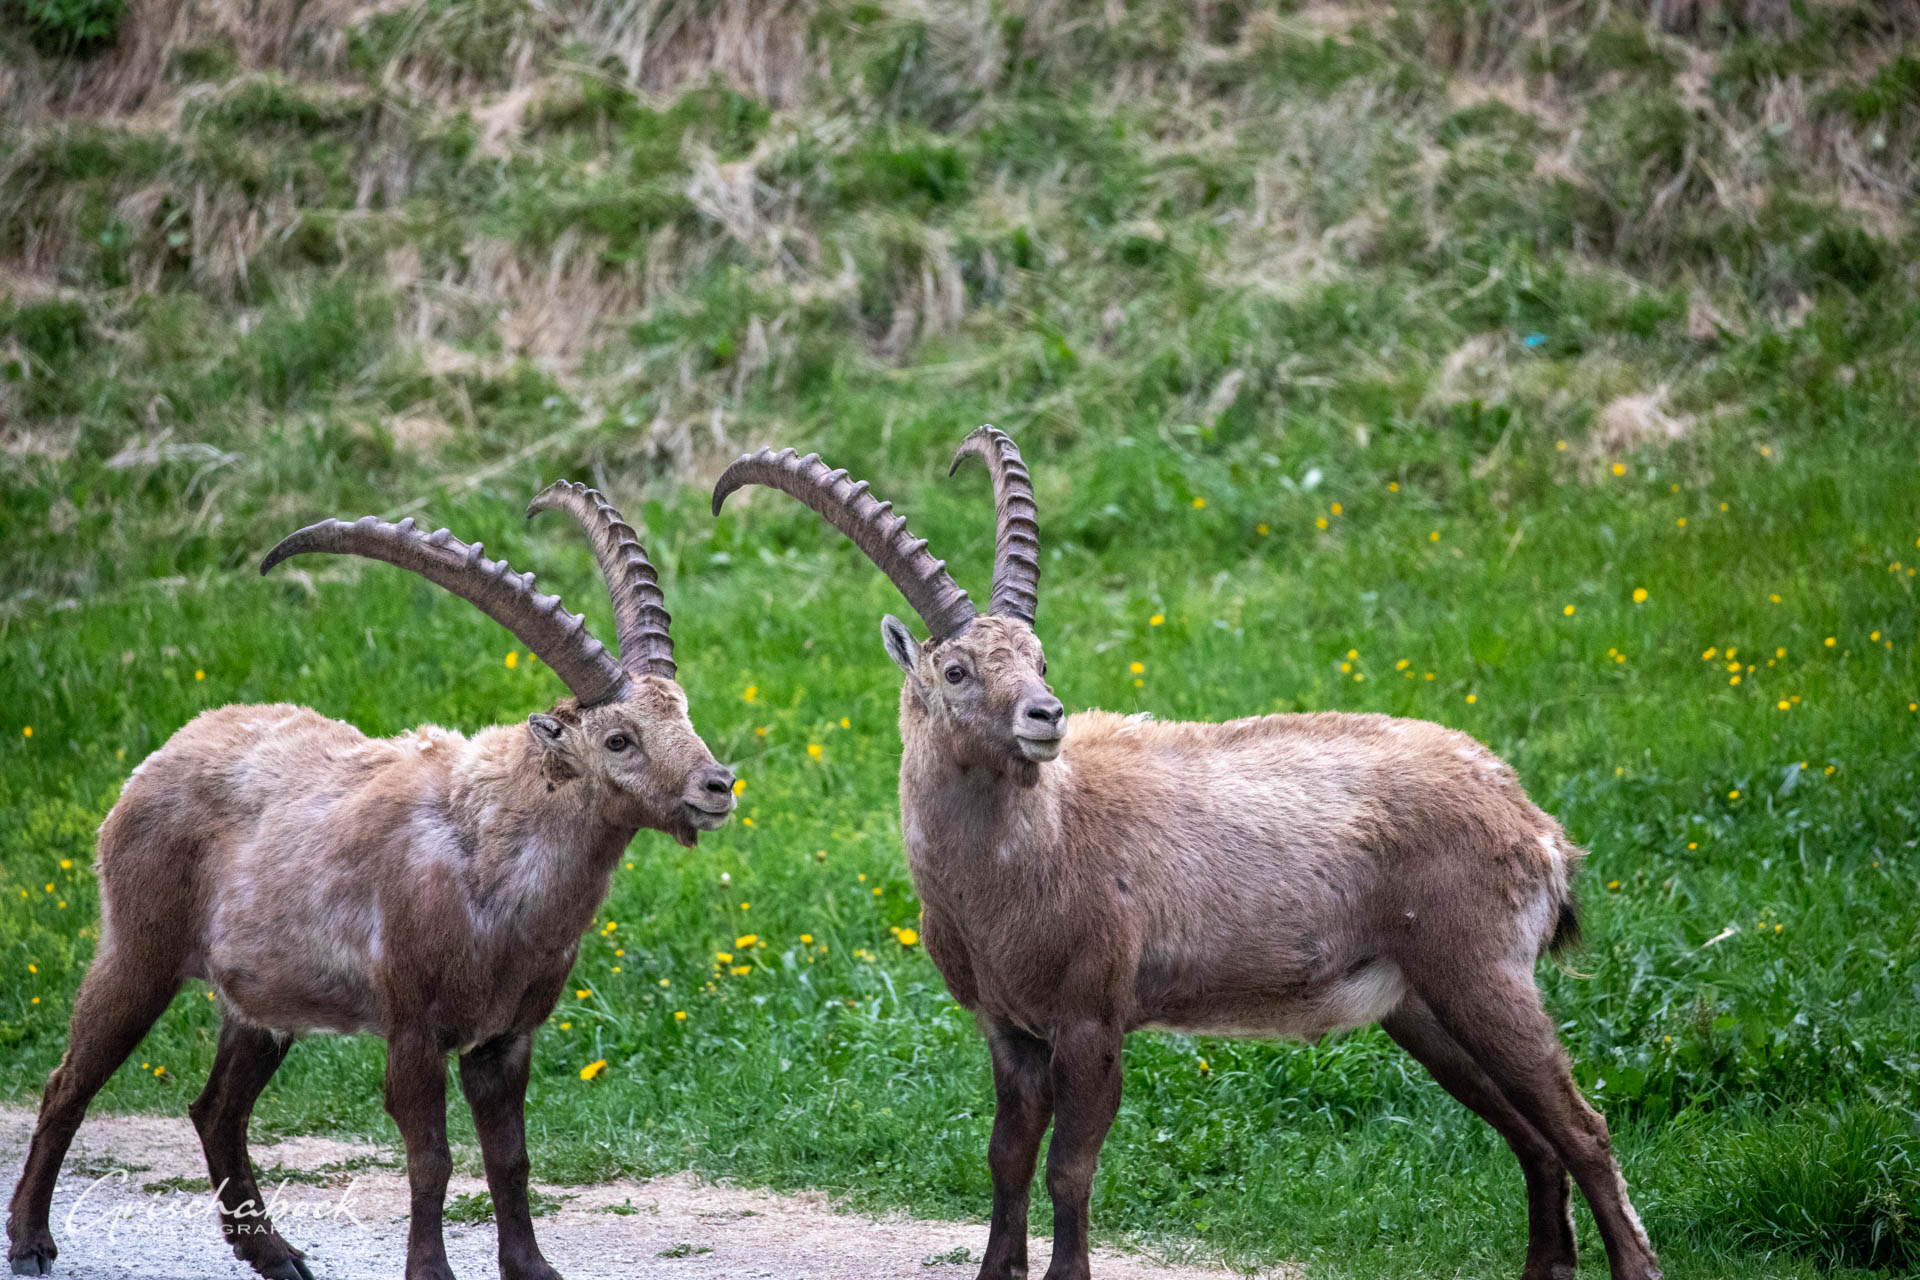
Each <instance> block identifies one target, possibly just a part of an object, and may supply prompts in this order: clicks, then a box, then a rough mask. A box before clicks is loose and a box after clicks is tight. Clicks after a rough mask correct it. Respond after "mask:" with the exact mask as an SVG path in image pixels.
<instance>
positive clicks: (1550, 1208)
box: [1380, 994, 1576, 1280]
mask: <svg viewBox="0 0 1920 1280" xmlns="http://www.w3.org/2000/svg"><path fill="white" fill-rule="evenodd" d="M1380 1025H1381V1026H1382V1027H1384V1028H1385V1029H1386V1032H1387V1034H1388V1035H1390V1036H1392V1037H1393V1038H1394V1040H1395V1041H1396V1042H1397V1043H1398V1044H1399V1045H1400V1047H1401V1048H1403V1049H1405V1050H1406V1051H1407V1052H1408V1053H1410V1054H1412V1055H1413V1057H1414V1058H1415V1059H1416V1060H1417V1061H1418V1062H1419V1063H1420V1065H1421V1066H1423V1067H1425V1068H1426V1069H1427V1071H1428V1072H1429V1073H1430V1074H1431V1075H1432V1076H1433V1078H1434V1079H1435V1080H1436V1081H1438V1082H1439V1084H1440V1087H1441V1088H1443V1089H1445V1090H1446V1091H1447V1092H1448V1093H1450V1094H1452V1095H1453V1096H1454V1097H1455V1098H1456V1099H1458V1100H1459V1101H1460V1103H1461V1104H1462V1105H1464V1106H1465V1107H1466V1108H1467V1109H1468V1110H1470V1111H1472V1112H1473V1113H1474V1114H1475V1115H1477V1116H1479V1117H1480V1118H1481V1119H1482V1120H1485V1121H1486V1122H1487V1123H1488V1124H1490V1125H1492V1126H1493V1128H1494V1131H1495V1132H1496V1133H1498V1134H1499V1135H1500V1136H1501V1137H1502V1138H1505V1139H1506V1142H1507V1145H1508V1146H1509V1147H1511V1148H1512V1149H1513V1154H1514V1155H1515V1156H1516V1157H1517V1158H1518V1159H1519V1161H1520V1171H1521V1173H1522V1174H1523V1175H1524V1176H1525V1178H1526V1184H1527V1262H1526V1268H1525V1270H1523V1271H1522V1272H1521V1273H1520V1275H1521V1280H1573V1274H1574V1255H1575V1248H1576V1246H1575V1242H1574V1238H1573V1218H1572V1216H1571V1214H1570V1212H1569V1211H1570V1209H1571V1207H1572V1200H1571V1196H1572V1189H1571V1188H1570V1187H1569V1186H1568V1185H1567V1168H1566V1166H1565V1165H1563V1164H1562V1163H1560V1157H1559V1156H1558V1155H1557V1154H1555V1153H1554V1150H1553V1145H1552V1144H1551V1143H1549V1142H1548V1141H1547V1140H1546V1139H1545V1138H1544V1137H1542V1136H1541V1134H1540V1131H1539V1130H1538V1129H1535V1128H1534V1127H1533V1126H1532V1125H1531V1124H1529V1123H1527V1119H1526V1117H1525V1116H1523V1115H1521V1114H1520V1113H1519V1112H1518V1111H1516V1110H1515V1109H1514V1106H1513V1104H1512V1103H1511V1102H1508V1101H1507V1099H1506V1095H1505V1094H1503V1093H1501V1092H1500V1090H1499V1088H1498V1086H1496V1085H1495V1084H1494V1083H1493V1081H1492V1080H1491V1079H1489V1078H1488V1076H1487V1073H1486V1072H1484V1071H1482V1070H1481V1069H1480V1066H1479V1064H1478V1063H1476V1062H1474V1060H1473V1059H1472V1058H1470V1057H1468V1056H1467V1051H1466V1050H1465V1049H1462V1048H1461V1047H1460V1045H1459V1044H1458V1043H1457V1042H1456V1041H1455V1040H1454V1038H1453V1037H1452V1036H1450V1035H1448V1034H1447V1032H1446V1029H1445V1028H1443V1027H1442V1026H1441V1025H1440V1024H1439V1023H1438V1022H1437V1021H1435V1020H1434V1016H1433V1010H1431V1009H1429V1008H1427V1005H1426V1002H1425V1001H1423V1000H1422V999H1420V997H1419V996H1416V995H1411V994H1409V995H1408V996H1407V999H1406V1001H1405V1002H1404V1003H1403V1004H1402V1005H1401V1006H1400V1008H1399V1009H1397V1010H1395V1011H1394V1012H1393V1013H1392V1014H1391V1015H1390V1016H1388V1017H1387V1018H1384V1019H1382V1021H1381V1024H1380Z"/></svg>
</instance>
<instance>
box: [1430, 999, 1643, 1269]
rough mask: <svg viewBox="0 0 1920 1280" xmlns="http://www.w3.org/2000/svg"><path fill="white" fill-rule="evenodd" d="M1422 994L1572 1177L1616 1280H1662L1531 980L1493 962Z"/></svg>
mask: <svg viewBox="0 0 1920 1280" xmlns="http://www.w3.org/2000/svg"><path fill="white" fill-rule="evenodd" d="M1419 994H1420V996H1421V997H1422V998H1423V999H1424V1000H1425V1001H1426V1003H1427V1006H1428V1007H1429V1008H1430V1009H1432V1010H1433V1014H1434V1018H1435V1020H1436V1021H1438V1023H1439V1024H1440V1025H1441V1026H1442V1027H1444V1028H1446V1030H1447V1033H1448V1034H1449V1035H1450V1036H1452V1038H1453V1039H1454V1041H1455V1042H1456V1043H1457V1044H1458V1045H1459V1046H1460V1047H1461V1048H1462V1049H1464V1050H1465V1051H1466V1052H1467V1054H1468V1056H1469V1057H1471V1058H1472V1059H1473V1060H1474V1062H1475V1063H1477V1064H1478V1065H1479V1067H1480V1069H1481V1070H1482V1071H1484V1072H1485V1073H1486V1074H1487V1077H1488V1078H1489V1079H1491V1080H1492V1081H1493V1082H1494V1084H1495V1085H1497V1086H1498V1087H1499V1090H1500V1092H1501V1093H1502V1094H1503V1095H1505V1097H1506V1099H1507V1101H1509V1102H1510V1103H1512V1104H1513V1107H1514V1109H1515V1110H1516V1111H1518V1112H1519V1113H1520V1114H1521V1115H1522V1116H1524V1117H1525V1118H1526V1120H1527V1123H1529V1124H1531V1125H1532V1126H1533V1128H1534V1129H1535V1130H1536V1131H1537V1132H1538V1133H1540V1134H1541V1135H1542V1136H1543V1137H1545V1138H1546V1139H1547V1141H1548V1142H1550V1143H1551V1144H1552V1145H1553V1149H1554V1151H1555V1152H1556V1153H1558V1155H1559V1157H1560V1160H1561V1162H1562V1163H1563V1164H1565V1165H1566V1167H1567V1169H1568V1171H1570V1172H1571V1173H1572V1174H1573V1180H1574V1181H1575V1182H1577V1183H1578V1184H1579V1185H1580V1193H1581V1194H1582V1195H1584V1196H1585V1197H1586V1198H1587V1206H1588V1207H1589V1208H1590V1209H1592V1210H1593V1217H1594V1221H1595V1223H1596V1224H1597V1225H1598V1226H1599V1228H1600V1239H1601V1241H1602V1242H1603V1243H1604V1244H1605V1245H1606V1248H1607V1265H1608V1266H1609V1268H1610V1269H1611V1270H1612V1273H1613V1280H1658V1277H1659V1276H1660V1264H1659V1262H1658V1260H1657V1259H1655V1257H1654V1255H1653V1247H1652V1246H1651V1245H1650V1244H1649V1243H1648V1242H1647V1235H1646V1232H1645V1231H1644V1230H1643V1229H1642V1228H1641V1226H1640V1219H1639V1217H1638V1216H1637V1215H1636V1214H1635V1213H1634V1211H1633V1206H1632V1204H1630V1203H1629V1202H1628V1200H1627V1188H1626V1183H1625V1182H1624V1181H1622V1180H1621V1177H1620V1169H1619V1166H1618V1165H1616V1164H1615V1163H1614V1159H1613V1144H1612V1141H1611V1139H1610V1138H1609V1137H1608V1136H1607V1122H1606V1121H1605V1120H1603V1119H1601V1118H1600V1113H1599V1112H1597V1111H1595V1110H1594V1109H1593V1108H1592V1107H1590V1106H1588V1105H1587V1100H1586V1099H1585V1098H1583V1097H1581V1096H1580V1090H1579V1088H1578V1087H1577V1086H1575V1084H1574V1083H1573V1073H1572V1071H1570V1070H1569V1069H1568V1066H1567V1055H1566V1051H1565V1050H1563V1049H1562V1048H1561V1047H1560V1041H1559V1038H1558V1037H1557V1036H1555V1035H1554V1032H1553V1022H1552V1020H1551V1019H1550V1018H1548V1017H1547V1013H1546V1010H1545V1009H1544V1008H1542V1007H1541V1004H1540V992H1539V989H1538V988H1536V987H1535V986H1534V984H1533V975H1532V974H1531V973H1526V974H1524V975H1521V974H1516V973H1514V972H1512V971H1511V970H1509V969H1508V968H1507V967H1506V966H1502V965H1489V966H1487V968H1486V969H1485V971H1484V972H1476V973H1457V974H1455V975H1454V977H1453V979H1452V980H1451V981H1447V982H1436V983H1431V984H1428V985H1424V986H1422V987H1421V988H1420V991H1419Z"/></svg>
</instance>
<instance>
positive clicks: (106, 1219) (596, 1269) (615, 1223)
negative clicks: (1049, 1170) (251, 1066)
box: [0, 1108, 1279, 1280]
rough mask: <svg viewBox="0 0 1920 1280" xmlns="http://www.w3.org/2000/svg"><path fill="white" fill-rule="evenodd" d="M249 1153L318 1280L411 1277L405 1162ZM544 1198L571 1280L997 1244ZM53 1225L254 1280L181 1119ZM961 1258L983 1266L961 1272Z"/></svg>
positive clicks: (761, 1196)
mask: <svg viewBox="0 0 1920 1280" xmlns="http://www.w3.org/2000/svg"><path fill="white" fill-rule="evenodd" d="M32 1128H33V1116H32V1114H31V1113H30V1112H28V1111H25V1110H21V1109H18V1108H0V1187H4V1188H6V1194H7V1195H9V1196H10V1195H11V1194H12V1188H13V1179H14V1178H15V1177H17V1176H18V1173H19V1169H20V1164H21V1161H22V1160H23V1159H24V1158H25V1156H26V1144H27V1139H28V1136H29V1135H30V1134H31V1132H32ZM253 1158H254V1164H255V1165H256V1166H257V1167H258V1168H259V1169H260V1171H261V1174H262V1178H261V1186H262V1190H263V1192H264V1193H265V1194H266V1195H267V1196H268V1197H269V1198H270V1200H271V1198H272V1197H273V1196H274V1190H273V1185H274V1183H275V1182H276V1181H278V1179H276V1178H275V1177H273V1176H272V1175H273V1173H274V1171H275V1170H276V1169H285V1170H288V1171H292V1172H294V1173H297V1174H298V1175H299V1176H301V1178H302V1179H303V1180H302V1181H288V1182H286V1183H284V1185H283V1187H282V1189H281V1191H280V1193H279V1197H278V1208H277V1209H276V1211H275V1212H274V1215H273V1216H274V1220H275V1225H276V1226H277V1227H278V1228H279V1230H280V1233H281V1234H282V1235H283V1236H285V1237H286V1238H287V1240H288V1242H289V1243H291V1244H292V1245H294V1246H295V1247H296V1248H299V1249H304V1250H305V1251H306V1254H307V1258H308V1263H309V1265H310V1266H312V1268H313V1272H314V1275H315V1277H316V1280H375V1278H377V1277H383V1276H390V1277H398V1276H399V1275H401V1273H402V1272H403V1270H404V1266H405V1260H406V1226H405V1223H404V1220H403V1219H404V1215H405V1213H406V1201H407V1196H406V1179H405V1176H404V1174H403V1172H402V1169H401V1160H400V1153H399V1152H398V1150H395V1149H388V1148H383V1147H376V1146H370V1145H362V1144H357V1143H349V1142H336V1141H333V1140H331V1139H326V1138H290V1139H286V1140H284V1141H281V1142H278V1143H274V1144H272V1145H265V1144H256V1145H255V1147H254V1150H253ZM536 1173H537V1170H536ZM321 1178H324V1179H325V1182H326V1183H330V1184H331V1185H325V1184H323V1183H322V1182H321V1181H319V1179H321ZM173 1179H179V1180H180V1182H179V1183H178V1184H174V1183H173V1182H172V1181H171V1180H173ZM162 1183H165V1184H167V1185H165V1186H159V1185H154V1184H162ZM484 1189H485V1184H484V1183H483V1182H481V1180H480V1179H478V1178H475V1177H466V1176H461V1175H458V1174H456V1175H455V1177H454V1179H453V1184H452V1186H451V1187H450V1188H449V1190H448V1195H449V1196H450V1197H453V1196H459V1195H462V1194H466V1193H471V1192H477V1191H481V1190H484ZM541 1189H542V1190H543V1191H545V1192H546V1193H547V1194H548V1195H550V1196H553V1197H555V1198H556V1199H558V1200H559V1201H560V1206H559V1208H557V1209H555V1210H554V1211H553V1212H551V1213H549V1214H547V1215H546V1216H544V1217H542V1218H539V1219H538V1220H537V1221H536V1223H535V1228H536V1230H537V1231H538V1232H539V1236H540V1243H541V1247H542V1249H543V1250H544V1251H545V1252H546V1255H547V1258H548V1260H549V1261H551V1262H552V1263H553V1264H554V1266H555V1267H557V1268H558V1269H559V1270H560V1271H561V1272H562V1274H564V1275H566V1276H568V1277H569V1278H570V1280H593V1278H597V1277H618V1278H619V1280H636V1278H637V1280H656V1278H658V1280H665V1278H666V1277H673V1278H674V1280H720V1278H721V1277H726V1278H727V1280H882V1278H883V1277H887V1278H889V1280H890V1278H892V1277H902V1276H917V1277H922V1278H923V1280H959V1278H961V1277H971V1276H972V1275H973V1273H974V1268H975V1267H976V1266H977V1265H978V1263H979V1259H980V1251H981V1250H982V1249H983V1248H984V1247H985V1246H986V1240H987V1229H986V1224H985V1221H984V1220H982V1221H980V1222H977V1223H963V1222H962V1223H957V1222H940V1221H928V1220H921V1219H914V1218H907V1217H903V1216H899V1215H892V1216H888V1217H884V1218H879V1219H872V1218H866V1217H861V1216H856V1215H851V1214H843V1213H837V1212H835V1211H834V1210H833V1208H832V1207H831V1206H830V1205H829V1204H828V1202H827V1200H826V1198H825V1197H824V1196H820V1195H809V1194H802V1195H775V1194H771V1193H768V1192H764V1191H744V1190H739V1189H736V1188H732V1187H727V1186H715V1185H710V1184H703V1183H699V1182H696V1181H695V1180H694V1179H693V1178H692V1177H690V1176H688V1175H685V1174H676V1175H674V1176H672V1177H665V1178H655V1179H653V1180H651V1181H648V1182H631V1181H621V1182H608V1183H598V1184H595V1185H592V1186H581V1187H557V1186H547V1187H543V1188H541ZM52 1221H53V1234H54V1239H55V1240H57V1241H58V1242H59V1245H60V1257H59V1260H58V1261H57V1262H56V1263H55V1264H54V1274H55V1275H56V1276H68V1277H72V1278H73V1280H227V1278H231V1280H244V1278H245V1277H248V1276H251V1275H252V1274H253V1272H252V1271H250V1270H249V1269H247V1268H246V1267H244V1266H242V1265H241V1264H240V1263H239V1262H237V1261H235V1260H234V1258H233V1255H232V1254H231V1253H230V1252H229V1251H228V1250H227V1248H226V1245H225V1244H224V1243H223V1242H222V1241H221V1239H220V1237H219V1232H218V1230H217V1228H216V1226H215V1220H214V1214H213V1208H212V1200H211V1198H210V1196H209V1194H208V1189H207V1182H206V1166H205V1164H204V1163H202V1160H201V1156H200V1147H199V1143H198V1141H197V1139H196V1138H195V1136H194V1132H193V1127H192V1125H191V1124H189V1123H188V1121H187V1120H186V1118H185V1117H184V1116H183V1117H180V1118H177V1119H176V1118H171V1117H156V1116H109V1115H96V1116H91V1117H89V1118H88V1120H87V1122H86V1123H85V1124H84V1125H83V1126H81V1129H80V1135H79V1138H78V1139H77V1140H76V1141H75V1143H74V1149H73V1152H72V1154H70V1155H69V1156H68V1157H67V1162H66V1165H65V1167H64V1168H63V1169H62V1171H61V1178H60V1185H59V1189H58V1191H57V1192H56V1194H55V1196H54V1203H53V1220H52ZM1031 1250H1032V1252H1031V1256H1032V1258H1033V1260H1034V1262H1035V1264H1036V1265H1035V1266H1034V1269H1033V1270H1034V1274H1035V1275H1036V1276H1037V1275H1039V1274H1040V1272H1041V1271H1042V1270H1043V1269H1044V1267H1045V1261H1046V1258H1047V1255H1048V1246H1047V1243H1046V1242H1045V1241H1043V1240H1035V1241H1034V1242H1033V1244H1032V1246H1031ZM447 1255H448V1257H449V1259H450V1260H451V1261H452V1263H453V1267H454V1270H455V1271H456V1272H458V1273H459V1274H461V1275H463V1276H468V1277H486V1276H493V1275H495V1274H497V1269H496V1265H495V1256H494V1232H493V1224H492V1223H491V1222H487V1223H482V1224H479V1225H473V1226H461V1225H455V1224H451V1223H450V1224H449V1225H448V1228H447ZM963 1257H964V1258H968V1259H970V1260H971V1264H969V1263H965V1262H961V1261H959V1259H961V1258H963ZM1229 1274H1231V1273H1229V1272H1226V1271H1222V1270H1217V1269H1212V1268H1207V1267H1199V1266H1176V1265H1169V1264H1165V1263H1162V1262H1159V1261H1154V1260H1150V1259H1147V1258H1143V1257H1138V1256H1131V1255H1124V1254H1117V1253H1110V1252H1099V1253H1096V1254H1095V1257H1094V1275H1095V1276H1096V1277H1097V1278H1098V1280H1146V1278H1147V1277H1155V1278H1157V1280H1224V1277H1226V1276H1228V1275H1229ZM1270 1274H1271V1275H1272V1276H1274V1277H1278V1275H1279V1273H1270Z"/></svg>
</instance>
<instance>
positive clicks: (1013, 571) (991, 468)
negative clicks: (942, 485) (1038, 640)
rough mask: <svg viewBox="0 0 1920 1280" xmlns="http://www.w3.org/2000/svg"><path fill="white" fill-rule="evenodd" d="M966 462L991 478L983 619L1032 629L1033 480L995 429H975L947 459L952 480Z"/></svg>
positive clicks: (1036, 563)
mask: <svg viewBox="0 0 1920 1280" xmlns="http://www.w3.org/2000/svg"><path fill="white" fill-rule="evenodd" d="M968 458H979V459H980V460H981V461H983V462H985V463H986V464H987V471H988V473H989V474H991V475H992V476H993V510H994V516H995V518H996V521H997V527H996V529H995V532H994V540H993V598H992V599H991V600H990V601H989V602H988V604H987V612H988V613H997V614H999V615H1001V616H1002V617H1008V618H1018V619H1020V621H1022V622H1024V623H1026V624H1027V625H1028V626H1032V625H1033V612H1034V609H1035V608H1036V607H1038V605H1039V603H1040V521H1039V519H1038V515H1039V512H1038V510H1037V509H1036V508H1035V507H1034V505H1033V477H1032V476H1030V475H1028V474H1027V464H1026V463H1024V462H1022V461H1021V460H1020V450H1019V447H1018V446H1016V445H1015V444H1014V443H1013V439H1012V437H1010V436H1008V435H1007V433H1006V432H1004V431H1002V430H1000V429H999V428H998V427H995V426H992V425H988V426H982V427H975V428H974V429H973V430H972V431H971V432H970V433H969V434H968V435H967V438H966V439H965V440H963V441H961V442H960V449H959V451H958V452H956V453H955V454H954V455H953V465H952V466H951V467H948V468H947V474H948V475H952V474H953V473H954V472H956V471H958V470H959V469H960V464H961V463H962V462H965V461H966V460H967V459H968Z"/></svg>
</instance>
